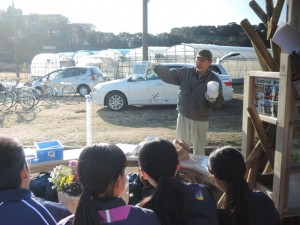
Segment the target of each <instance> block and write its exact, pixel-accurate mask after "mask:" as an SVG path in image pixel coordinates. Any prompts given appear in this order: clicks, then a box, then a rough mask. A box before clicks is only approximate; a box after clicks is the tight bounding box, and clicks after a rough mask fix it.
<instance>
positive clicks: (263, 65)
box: [251, 41, 270, 71]
mask: <svg viewBox="0 0 300 225" xmlns="http://www.w3.org/2000/svg"><path fill="white" fill-rule="evenodd" d="M251 44H252V46H253V49H254V51H255V54H256V57H257V59H258V63H259V65H260V68H261V70H262V71H270V70H269V67H268V66H267V64H266V61H265V60H264V59H263V58H262V57H261V55H260V54H259V51H258V49H257V48H256V47H255V45H254V44H253V43H252V41H251Z"/></svg>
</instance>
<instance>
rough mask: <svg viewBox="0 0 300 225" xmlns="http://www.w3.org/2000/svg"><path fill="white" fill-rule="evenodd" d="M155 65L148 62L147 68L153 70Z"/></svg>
mask: <svg viewBox="0 0 300 225" xmlns="http://www.w3.org/2000/svg"><path fill="white" fill-rule="evenodd" d="M154 67H155V64H154V63H151V62H148V70H153V69H154Z"/></svg>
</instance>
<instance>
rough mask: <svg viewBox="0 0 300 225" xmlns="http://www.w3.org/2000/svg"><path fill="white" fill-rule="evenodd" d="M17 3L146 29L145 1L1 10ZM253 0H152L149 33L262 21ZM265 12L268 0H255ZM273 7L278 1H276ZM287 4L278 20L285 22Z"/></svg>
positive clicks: (5, 0) (91, 0) (78, 1)
mask: <svg viewBox="0 0 300 225" xmlns="http://www.w3.org/2000/svg"><path fill="white" fill-rule="evenodd" d="M12 2H14V5H15V7H16V8H17V9H21V10H22V12H23V15H28V14H32V13H36V14H61V15H63V16H65V17H67V18H68V19H69V21H70V22H71V23H92V24H94V25H95V26H96V30H97V31H101V32H111V33H114V34H116V35H117V34H119V33H122V32H127V33H132V34H133V33H139V32H143V0H0V10H5V11H6V10H7V7H9V6H11V5H12ZM249 2H250V0H207V1H204V0H149V2H148V33H150V34H153V35H156V34H160V33H164V32H167V33H170V31H171V29H172V28H175V27H177V28H181V27H193V26H199V25H201V26H205V25H211V26H218V25H227V24H228V23H231V22H235V23H237V24H240V22H241V21H242V20H243V19H248V20H249V22H250V23H251V24H252V25H257V24H259V23H261V20H260V19H259V18H258V16H257V15H256V14H255V13H254V11H253V10H252V9H251V8H250V6H249ZM256 2H257V3H258V4H259V5H260V6H261V8H262V9H263V10H264V11H265V8H266V7H265V0H256ZM273 2H274V6H275V3H276V0H274V1H273ZM285 14H286V6H284V7H283V10H282V16H281V18H280V20H279V22H280V21H282V22H285V21H286V18H285V17H286V16H285Z"/></svg>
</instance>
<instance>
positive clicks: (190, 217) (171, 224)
mask: <svg viewBox="0 0 300 225" xmlns="http://www.w3.org/2000/svg"><path fill="white" fill-rule="evenodd" d="M139 164H140V168H141V173H142V175H143V177H144V179H146V180H148V181H149V182H150V183H151V185H153V186H154V187H156V190H155V191H154V193H153V195H151V196H150V197H148V198H146V199H144V200H143V201H142V202H141V203H140V204H139V205H140V206H142V207H145V208H148V209H152V210H153V211H154V212H155V213H156V214H157V216H158V217H159V219H160V221H161V223H162V225H199V224H201V225H218V224H219V223H218V214H217V207H216V202H215V199H214V197H213V195H212V193H211V191H210V190H209V189H208V187H206V186H204V185H201V184H197V183H191V182H186V181H184V180H182V179H180V178H179V177H177V176H176V175H177V172H178V170H179V169H180V161H179V159H178V154H177V151H176V149H175V147H174V145H173V144H172V142H170V141H168V140H165V139H157V140H153V141H150V142H147V143H145V144H144V145H143V146H142V148H141V151H140V155H139Z"/></svg>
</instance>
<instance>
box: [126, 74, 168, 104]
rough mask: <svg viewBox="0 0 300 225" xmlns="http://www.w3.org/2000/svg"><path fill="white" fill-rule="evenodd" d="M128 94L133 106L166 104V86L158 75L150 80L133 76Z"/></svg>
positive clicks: (141, 76) (140, 76)
mask: <svg viewBox="0 0 300 225" xmlns="http://www.w3.org/2000/svg"><path fill="white" fill-rule="evenodd" d="M153 73H154V72H153ZM154 74H155V73H154ZM128 92H129V97H130V100H131V101H132V103H133V104H142V105H152V104H162V103H163V102H164V84H163V81H162V80H160V79H159V78H158V76H157V75H156V74H155V75H154V76H153V77H151V78H150V79H149V78H147V77H145V76H144V75H133V79H132V80H131V81H130V82H129V87H128Z"/></svg>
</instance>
